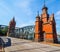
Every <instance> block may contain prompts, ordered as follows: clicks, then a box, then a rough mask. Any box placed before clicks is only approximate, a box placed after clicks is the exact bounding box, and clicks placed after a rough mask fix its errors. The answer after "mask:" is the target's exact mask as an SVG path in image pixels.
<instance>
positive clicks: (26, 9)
mask: <svg viewBox="0 0 60 52" xmlns="http://www.w3.org/2000/svg"><path fill="white" fill-rule="evenodd" d="M31 2H33V0H20V1H17V2H15V3H14V5H15V6H16V7H18V8H20V10H22V12H23V13H24V14H26V15H27V16H31V15H32V13H33V12H32V10H31V8H30V5H31Z"/></svg>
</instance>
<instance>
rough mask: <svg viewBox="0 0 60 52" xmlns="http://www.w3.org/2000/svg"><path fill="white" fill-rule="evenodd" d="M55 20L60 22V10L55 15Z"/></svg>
mask: <svg viewBox="0 0 60 52" xmlns="http://www.w3.org/2000/svg"><path fill="white" fill-rule="evenodd" d="M55 18H56V20H59V21H60V10H59V11H57V12H56V13H55Z"/></svg>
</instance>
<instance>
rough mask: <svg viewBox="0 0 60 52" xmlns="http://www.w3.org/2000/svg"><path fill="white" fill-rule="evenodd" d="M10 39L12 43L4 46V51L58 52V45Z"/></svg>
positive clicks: (59, 51) (59, 50) (59, 49)
mask: <svg viewBox="0 0 60 52" xmlns="http://www.w3.org/2000/svg"><path fill="white" fill-rule="evenodd" d="M10 39H11V43H12V44H11V46H9V47H6V48H5V52H60V47H55V46H50V45H46V44H41V43H38V42H32V41H29V40H23V39H17V38H10Z"/></svg>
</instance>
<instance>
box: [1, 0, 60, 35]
mask: <svg viewBox="0 0 60 52" xmlns="http://www.w3.org/2000/svg"><path fill="white" fill-rule="evenodd" d="M43 5H44V0H0V25H9V22H10V20H12V18H13V17H15V21H16V26H17V27H23V26H28V25H34V24H35V20H36V16H37V11H39V14H40V15H41V13H42V7H43ZM45 5H46V6H47V7H48V13H49V15H51V14H52V13H54V16H55V21H56V29H57V33H58V34H60V0H46V3H45Z"/></svg>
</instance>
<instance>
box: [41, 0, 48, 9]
mask: <svg viewBox="0 0 60 52" xmlns="http://www.w3.org/2000/svg"><path fill="white" fill-rule="evenodd" d="M45 3H46V1H45V0H44V5H43V8H42V10H43V9H46V10H48V8H47V7H46V4H45Z"/></svg>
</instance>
